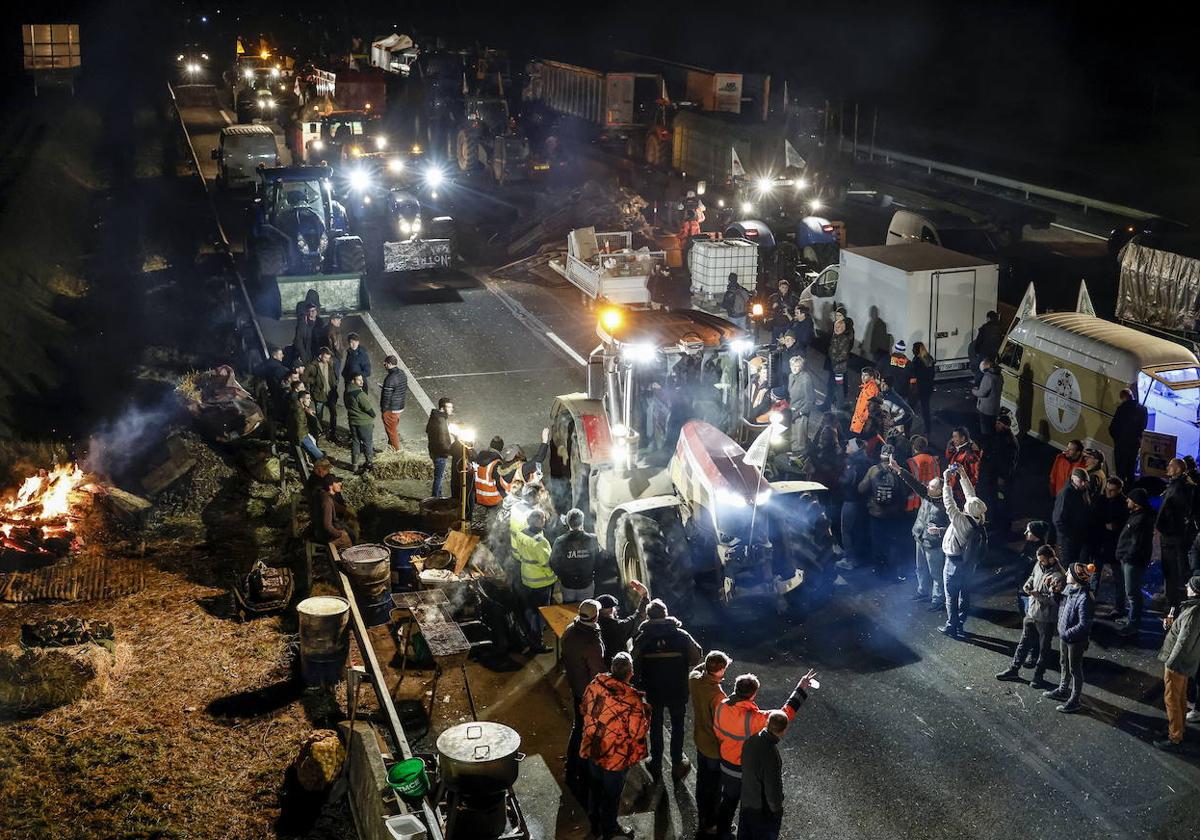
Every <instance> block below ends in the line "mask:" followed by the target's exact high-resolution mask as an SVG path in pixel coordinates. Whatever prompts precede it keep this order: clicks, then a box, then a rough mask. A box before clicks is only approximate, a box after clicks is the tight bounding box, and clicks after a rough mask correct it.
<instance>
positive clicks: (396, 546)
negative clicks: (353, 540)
mask: <svg viewBox="0 0 1200 840" xmlns="http://www.w3.org/2000/svg"><path fill="white" fill-rule="evenodd" d="M428 540H429V535H428V534H426V533H424V532H423V531H396V532H395V533H394V534H388V535H387V536H386V537H384V538H383V544H384V545H386V546H387V547H388V549H389V550H390V551H391V553H392V590H393V591H395V592H410V591H412V590H414V589H416V588H417V570H416V569H414V568H413V564H412V559H413V557H414V556H415V555H417V554H420V553H422V552H424V550H425V546H426V545H427V543H428Z"/></svg>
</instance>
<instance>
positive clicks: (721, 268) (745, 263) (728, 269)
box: [688, 239, 758, 298]
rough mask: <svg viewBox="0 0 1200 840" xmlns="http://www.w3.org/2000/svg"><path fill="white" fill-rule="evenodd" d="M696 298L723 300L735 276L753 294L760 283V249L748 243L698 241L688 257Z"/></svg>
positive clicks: (739, 283) (743, 241) (693, 245)
mask: <svg viewBox="0 0 1200 840" xmlns="http://www.w3.org/2000/svg"><path fill="white" fill-rule="evenodd" d="M688 271H689V272H690V273H691V276H692V294H694V295H700V296H702V297H710V298H711V297H718V298H719V297H721V295H723V294H725V287H726V285H727V284H728V282H729V275H730V274H731V273H733V274H737V277H738V285H740V286H741V287H742V288H744V289H747V290H749V291H751V292H753V291H754V289H755V285H756V283H757V280H758V246H757V245H756V244H754V243H753V242H749V241H747V240H745V239H721V240H718V241H716V242H713V241H704V240H697V241H694V242H693V243H692V250H691V253H690V254H689V255H688Z"/></svg>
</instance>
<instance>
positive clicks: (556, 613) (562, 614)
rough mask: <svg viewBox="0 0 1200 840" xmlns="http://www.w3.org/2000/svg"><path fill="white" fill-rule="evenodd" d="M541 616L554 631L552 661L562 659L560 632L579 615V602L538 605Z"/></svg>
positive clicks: (564, 630)
mask: <svg viewBox="0 0 1200 840" xmlns="http://www.w3.org/2000/svg"><path fill="white" fill-rule="evenodd" d="M538 612H540V613H541V614H542V618H544V619H545V620H546V623H547V624H549V625H550V629H551V630H553V631H554V661H555V662H556V663H557V662H558V661H559V660H560V659H562V634H563V633H564V632H566V629H567V627H568V626H569V625H570V624H571V622H572V621H574V620H575V616H577V615H579V604H577V603H576V604H551V605H550V606H548V607H538Z"/></svg>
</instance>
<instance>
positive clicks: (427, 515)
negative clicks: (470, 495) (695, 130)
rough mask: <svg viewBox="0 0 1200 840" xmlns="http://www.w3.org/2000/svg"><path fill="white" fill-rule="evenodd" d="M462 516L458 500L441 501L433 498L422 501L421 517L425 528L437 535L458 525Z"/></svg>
mask: <svg viewBox="0 0 1200 840" xmlns="http://www.w3.org/2000/svg"><path fill="white" fill-rule="evenodd" d="M459 515H460V510H459V501H458V499H439V498H437V497H436V496H431V497H430V498H428V499H422V500H421V516H422V517H424V519H425V527H426V528H427V529H428V530H429V531H431V532H432V533H435V534H440V533H445V532H446V531H449V530H450V529H451V528H453V527H454V526H455V524H457V523H458V518H459Z"/></svg>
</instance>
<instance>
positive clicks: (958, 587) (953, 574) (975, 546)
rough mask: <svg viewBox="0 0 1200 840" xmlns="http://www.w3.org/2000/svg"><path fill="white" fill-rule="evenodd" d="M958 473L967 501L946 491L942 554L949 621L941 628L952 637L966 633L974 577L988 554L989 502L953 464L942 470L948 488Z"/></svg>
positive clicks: (943, 579)
mask: <svg viewBox="0 0 1200 840" xmlns="http://www.w3.org/2000/svg"><path fill="white" fill-rule="evenodd" d="M955 474H957V475H958V480H959V482H960V486H961V488H962V492H963V496H964V497H965V501H964V502H963V506H962V508H961V509H960V508H959V506H958V502H957V501H955V499H954V494H953V493H942V504H944V505H945V506H946V515H947V516H948V517H949V518H950V525H949V527H947V528H946V533H945V535H944V536H943V537H942V553H943V554H945V555H946V565H945V566H944V567H943V572H942V588H943V590H944V591H945V593H946V623H945V624H944V625H942V627H941V628H939V629H940V630H941V631H942V632H943V633H945V634H946V635H947V636H949V637H951V638H952V639H957V638H959V637H960V636H962V633H963V623H964V622H965V621H966V619H967V609H968V608H969V607H970V601H971V580H972V578H974V577H975V570H976V568H978V565H979V561H980V560H982V559H983V557H984V555H985V554H986V553H987V525H986V519H987V505H986V504H985V503H984V501H983V499H981V498H979V497H978V496H976V495H975V487H974V485H972V484H971V479H970V478H969V477H968V476H967V474H966V473H965V472H959V471H958V468H957V465H953V464H952V465H951V466H950V468H949V469H947V470H946V471H945V472H944V473H942V481H943V483H944V485H945V486H946V487H949V486H950V480H951V479H952V478H953V477H954V476H955Z"/></svg>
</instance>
